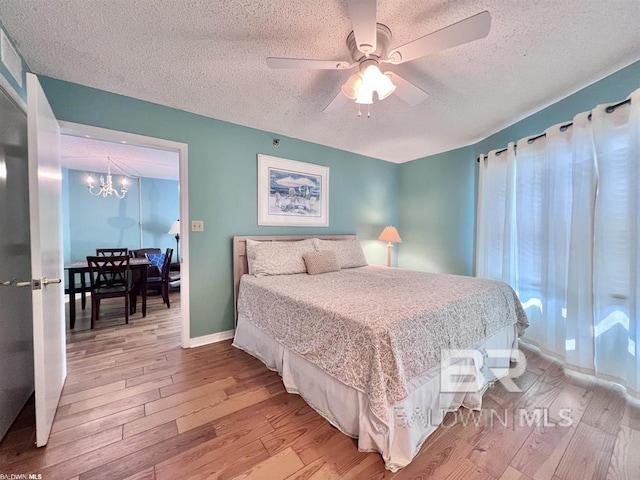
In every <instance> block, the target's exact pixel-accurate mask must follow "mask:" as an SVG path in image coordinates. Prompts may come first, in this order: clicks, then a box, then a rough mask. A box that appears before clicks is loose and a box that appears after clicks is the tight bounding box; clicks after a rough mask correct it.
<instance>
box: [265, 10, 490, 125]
mask: <svg viewBox="0 0 640 480" xmlns="http://www.w3.org/2000/svg"><path fill="white" fill-rule="evenodd" d="M346 2H347V8H348V10H349V17H350V18H351V22H352V24H353V31H352V32H351V33H350V34H349V36H348V37H347V47H348V48H349V51H350V53H351V58H352V61H351V62H350V61H346V60H345V61H337V60H308V59H302V58H279V57H268V58H267V65H268V66H269V67H271V68H274V69H306V70H348V69H351V68H354V67H359V69H358V72H356V73H354V74H353V75H351V76H350V77H349V78H348V80H347V82H346V83H345V84H344V85H343V86H342V91H341V92H340V93H338V95H337V96H336V97H335V98H334V99H333V100H332V101H331V103H330V104H329V105H328V106H327V107H326V108H325V109H324V110H323V111H324V113H333V112H336V111H337V110H339V109H340V108H341V107H342V106H343V105H344V104H345V103H346V102H348V101H349V100H355V102H356V103H357V104H359V105H370V104H372V103H373V94H374V92H375V93H377V95H378V100H383V99H385V98H387V97H388V96H389V95H391V94H392V93H395V94H396V95H398V97H400V98H401V99H402V100H404V101H405V102H406V103H408V104H409V105H410V106H412V107H413V106H415V105H418V104H419V103H422V102H423V101H424V100H426V99H427V97H428V96H429V94H428V93H427V92H425V91H424V90H422V89H421V88H419V87H417V86H416V85H414V84H412V83H410V82H408V81H407V80H405V79H404V78H402V77H401V76H400V75H398V74H396V73H393V72H389V71H387V72H382V71H381V70H380V64H382V63H391V64H393V65H399V64H401V63H404V62H409V61H411V60H414V59H416V58H420V57H424V56H425V55H429V54H430V53H435V52H439V51H441V50H445V49H447V48H451V47H455V46H457V45H462V44H463V43H467V42H472V41H474V40H479V39H481V38H484V37H486V36H487V35H488V34H489V30H490V29H491V15H489V12H487V11H484V12H481V13H478V14H476V15H473V16H471V17H469V18H466V19H464V20H461V21H459V22H457V23H454V24H453V25H449V26H448V27H445V28H442V29H440V30H438V31H436V32H433V33H430V34H429V35H425V36H424V37H421V38H418V39H417V40H413V41H412V42H409V43H407V44H405V45H402V46H400V47H397V48H394V49H392V50H391V51H387V48H388V47H389V44H390V43H391V38H392V35H391V30H390V29H389V27H387V26H386V25H382V24H380V23H376V0H346ZM358 115H360V112H359V111H358Z"/></svg>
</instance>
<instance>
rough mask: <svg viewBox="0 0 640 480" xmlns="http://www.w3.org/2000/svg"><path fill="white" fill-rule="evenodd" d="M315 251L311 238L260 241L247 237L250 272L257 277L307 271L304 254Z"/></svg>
mask: <svg viewBox="0 0 640 480" xmlns="http://www.w3.org/2000/svg"><path fill="white" fill-rule="evenodd" d="M313 251H315V248H314V246H313V242H312V241H311V240H301V241H297V242H258V241H255V240H249V239H247V263H248V265H249V273H250V274H252V275H255V276H256V277H260V276H265V275H293V274H295V273H306V271H307V266H306V265H305V263H304V259H303V258H302V256H303V255H304V254H305V253H307V252H313Z"/></svg>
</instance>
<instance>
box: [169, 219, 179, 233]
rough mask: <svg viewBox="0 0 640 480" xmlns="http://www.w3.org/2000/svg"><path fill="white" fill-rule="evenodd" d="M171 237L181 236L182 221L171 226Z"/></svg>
mask: <svg viewBox="0 0 640 480" xmlns="http://www.w3.org/2000/svg"><path fill="white" fill-rule="evenodd" d="M167 233H168V234H169V235H179V234H180V220H176V221H175V222H173V225H171V228H170V229H169V231H168V232H167Z"/></svg>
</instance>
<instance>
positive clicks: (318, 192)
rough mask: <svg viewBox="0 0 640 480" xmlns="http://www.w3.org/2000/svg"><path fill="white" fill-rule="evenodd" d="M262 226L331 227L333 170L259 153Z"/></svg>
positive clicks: (259, 212)
mask: <svg viewBox="0 0 640 480" xmlns="http://www.w3.org/2000/svg"><path fill="white" fill-rule="evenodd" d="M258 225H270V226H295V227H328V226H329V167H325V166H322V165H316V164H313V163H305V162H298V161H296V160H287V159H285V158H279V157H272V156H269V155H262V154H258Z"/></svg>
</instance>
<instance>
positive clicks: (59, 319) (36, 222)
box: [27, 74, 67, 447]
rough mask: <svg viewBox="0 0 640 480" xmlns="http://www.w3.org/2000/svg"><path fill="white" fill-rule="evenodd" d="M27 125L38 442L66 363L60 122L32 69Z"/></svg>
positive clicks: (45, 430) (46, 433)
mask: <svg viewBox="0 0 640 480" xmlns="http://www.w3.org/2000/svg"><path fill="white" fill-rule="evenodd" d="M27 125H28V145H29V215H30V226H31V278H32V279H33V280H32V302H33V352H34V377H35V390H36V395H35V398H36V445H37V446H39V447H41V446H43V445H46V443H47V441H48V440H49V432H50V431H51V425H52V424H53V418H54V416H55V413H56V408H57V407H58V401H59V399H60V394H61V392H62V387H63V384H64V379H65V377H66V376H67V367H66V348H65V319H64V318H65V317H64V286H63V284H62V283H61V279H62V274H63V266H62V227H61V225H62V203H61V198H62V195H61V188H62V173H61V170H60V154H59V151H60V128H59V126H58V122H57V120H56V118H55V116H54V115H53V111H52V110H51V107H50V106H49V102H48V101H47V97H46V96H45V95H44V92H43V91H42V88H41V87H40V82H39V81H38V78H37V77H36V76H35V75H32V74H27Z"/></svg>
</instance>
